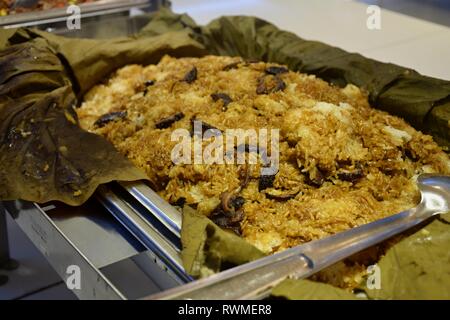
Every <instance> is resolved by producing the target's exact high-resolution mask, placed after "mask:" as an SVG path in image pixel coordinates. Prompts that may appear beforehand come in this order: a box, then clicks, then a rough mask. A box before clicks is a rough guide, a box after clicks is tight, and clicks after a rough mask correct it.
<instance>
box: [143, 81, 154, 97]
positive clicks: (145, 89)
mask: <svg viewBox="0 0 450 320" xmlns="http://www.w3.org/2000/svg"><path fill="white" fill-rule="evenodd" d="M154 84H155V80H147V81H145V82H144V87H145V88H144V91H143V94H144V96H145V95H147V93H148V87H151V86H153V85H154Z"/></svg>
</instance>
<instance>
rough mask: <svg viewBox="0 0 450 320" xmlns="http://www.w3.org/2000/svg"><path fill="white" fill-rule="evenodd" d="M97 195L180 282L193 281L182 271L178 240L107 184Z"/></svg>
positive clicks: (101, 187)
mask: <svg viewBox="0 0 450 320" xmlns="http://www.w3.org/2000/svg"><path fill="white" fill-rule="evenodd" d="M97 194H98V198H99V201H100V202H101V203H102V204H103V205H104V207H105V208H106V209H107V210H108V211H109V212H110V213H111V214H112V215H113V216H114V217H116V219H117V220H118V221H119V222H120V223H122V224H123V225H124V226H125V227H126V228H127V229H128V230H129V231H130V232H131V233H132V234H133V235H134V236H135V237H136V238H137V239H138V240H139V241H141V243H142V244H143V245H144V246H145V247H146V248H148V249H149V250H150V252H152V253H153V254H154V258H155V259H157V261H158V262H160V265H161V267H162V268H164V269H166V270H167V272H168V273H169V274H171V275H172V276H173V277H175V278H176V279H177V280H178V282H179V283H185V282H187V281H190V280H192V279H191V277H189V276H188V275H187V274H186V273H185V271H184V268H183V264H182V261H181V255H180V245H179V243H178V244H177V243H176V242H177V241H171V239H170V238H168V237H167V235H164V233H163V232H164V230H162V229H161V228H158V227H157V226H155V224H152V223H151V222H150V221H149V220H148V219H147V218H146V217H144V216H143V215H142V214H141V213H140V212H139V209H138V208H137V207H136V206H135V205H133V204H132V203H130V202H128V201H126V200H125V199H124V197H123V196H122V197H119V196H118V195H117V194H116V193H115V192H113V191H112V190H111V188H110V187H107V186H100V187H99V188H98V190H97ZM177 240H179V239H177Z"/></svg>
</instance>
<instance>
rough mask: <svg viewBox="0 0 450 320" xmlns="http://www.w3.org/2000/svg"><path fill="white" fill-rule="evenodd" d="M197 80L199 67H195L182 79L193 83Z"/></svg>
mask: <svg viewBox="0 0 450 320" xmlns="http://www.w3.org/2000/svg"><path fill="white" fill-rule="evenodd" d="M195 80H197V67H193V68H192V69H191V70H189V71H188V72H187V73H186V74H185V75H184V78H183V80H182V81H184V82H187V83H192V82H194V81H195Z"/></svg>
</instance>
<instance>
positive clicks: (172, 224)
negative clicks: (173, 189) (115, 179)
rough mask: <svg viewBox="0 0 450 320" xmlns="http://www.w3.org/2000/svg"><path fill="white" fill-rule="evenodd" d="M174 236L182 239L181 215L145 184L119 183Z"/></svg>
mask: <svg viewBox="0 0 450 320" xmlns="http://www.w3.org/2000/svg"><path fill="white" fill-rule="evenodd" d="M119 184H120V185H121V186H122V187H123V188H124V189H125V190H126V191H127V192H128V193H129V194H130V195H132V196H133V197H134V198H135V199H136V200H137V201H138V202H139V203H140V204H142V205H143V206H144V207H145V208H146V209H147V210H148V211H149V212H151V213H152V214H153V215H154V216H155V217H156V218H157V219H158V220H159V221H160V222H161V223H162V224H164V226H166V227H167V229H169V230H170V231H171V232H172V233H173V234H174V235H176V236H177V237H178V238H180V232H181V221H182V216H181V213H180V212H179V211H178V210H177V209H175V208H174V207H173V206H172V205H171V204H169V203H168V202H167V201H166V200H164V199H163V198H161V197H160V196H159V195H158V194H157V193H156V192H155V191H153V190H152V189H151V188H150V187H149V186H148V185H146V184H145V183H143V182H120V183H119Z"/></svg>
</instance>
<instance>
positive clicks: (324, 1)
mask: <svg viewBox="0 0 450 320" xmlns="http://www.w3.org/2000/svg"><path fill="white" fill-rule="evenodd" d="M172 4H173V10H174V11H175V12H177V13H184V12H185V13H188V14H189V15H190V16H191V17H192V18H193V19H194V20H195V21H196V22H197V23H199V24H207V23H208V22H210V21H211V20H213V19H215V18H217V17H219V16H222V15H251V16H257V17H260V18H263V19H265V20H267V21H269V22H272V23H274V24H275V25H276V26H278V27H279V28H281V29H284V30H288V31H291V32H294V33H296V34H297V35H298V36H300V37H302V38H304V39H308V40H318V41H322V42H325V43H327V44H330V45H333V46H337V47H340V48H342V49H344V50H347V51H350V52H357V53H360V54H362V55H364V56H366V57H369V58H373V59H376V60H379V61H384V62H392V63H395V64H398V65H402V66H405V67H409V68H412V69H415V70H417V71H418V72H420V73H422V74H424V75H428V76H432V77H436V78H441V79H446V80H450V28H447V27H445V26H442V25H438V24H434V23H431V22H428V21H424V20H419V19H417V18H414V17H410V16H406V15H402V14H399V13H396V12H392V11H388V10H384V9H382V10H381V30H369V29H368V28H367V26H366V21H367V18H368V14H367V13H366V9H367V7H368V5H366V4H363V3H357V2H354V1H351V0H315V1H311V0H278V1H276V0H223V1H207V0H173V1H172ZM449 19H450V17H449Z"/></svg>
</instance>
